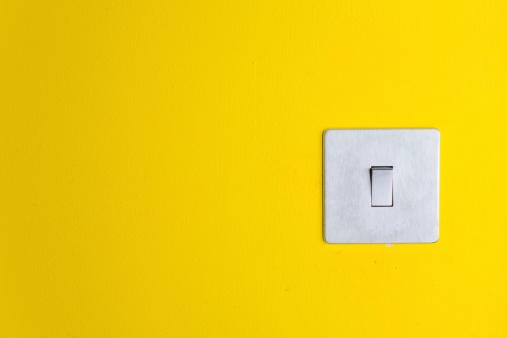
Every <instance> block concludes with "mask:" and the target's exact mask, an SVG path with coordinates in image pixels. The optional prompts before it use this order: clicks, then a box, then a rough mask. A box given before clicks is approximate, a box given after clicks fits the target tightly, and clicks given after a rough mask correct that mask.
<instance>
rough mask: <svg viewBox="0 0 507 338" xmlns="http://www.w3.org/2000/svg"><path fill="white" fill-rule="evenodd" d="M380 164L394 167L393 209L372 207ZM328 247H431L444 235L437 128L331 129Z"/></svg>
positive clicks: (326, 207) (328, 135)
mask: <svg viewBox="0 0 507 338" xmlns="http://www.w3.org/2000/svg"><path fill="white" fill-rule="evenodd" d="M375 166H392V167H393V170H392V173H393V175H392V182H393V183H392V186H393V190H392V194H393V195H392V201H394V203H393V204H392V207H372V205H373V204H372V202H373V196H372V193H373V190H372V181H373V177H372V176H371V175H372V174H371V173H370V171H371V170H373V168H372V167H375ZM324 176H325V179H324V182H325V183H324V231H325V234H324V235H325V240H326V242H328V243H431V242H436V241H437V240H438V237H439V191H440V132H439V131H438V130H437V129H331V130H327V131H326V132H325V134H324ZM384 197H385V196H384Z"/></svg>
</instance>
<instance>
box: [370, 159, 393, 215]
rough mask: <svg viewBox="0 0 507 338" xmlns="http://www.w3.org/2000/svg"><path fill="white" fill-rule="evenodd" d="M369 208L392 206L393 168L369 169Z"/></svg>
mask: <svg viewBox="0 0 507 338" xmlns="http://www.w3.org/2000/svg"><path fill="white" fill-rule="evenodd" d="M371 206H372V207H392V206H393V167H371Z"/></svg>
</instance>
